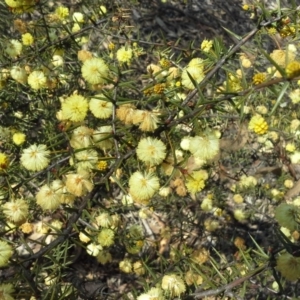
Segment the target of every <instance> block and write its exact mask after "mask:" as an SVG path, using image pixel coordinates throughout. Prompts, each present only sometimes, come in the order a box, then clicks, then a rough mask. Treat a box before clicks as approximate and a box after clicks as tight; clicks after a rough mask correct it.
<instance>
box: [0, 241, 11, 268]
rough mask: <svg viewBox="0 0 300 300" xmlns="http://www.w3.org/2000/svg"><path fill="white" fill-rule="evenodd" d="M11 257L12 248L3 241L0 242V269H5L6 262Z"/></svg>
mask: <svg viewBox="0 0 300 300" xmlns="http://www.w3.org/2000/svg"><path fill="white" fill-rule="evenodd" d="M12 255H13V249H12V247H11V246H10V245H9V244H8V243H7V242H4V241H0V267H1V268H2V267H5V266H7V264H8V260H9V259H10V258H11V256H12Z"/></svg>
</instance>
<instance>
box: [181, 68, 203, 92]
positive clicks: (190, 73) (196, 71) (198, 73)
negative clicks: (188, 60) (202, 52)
mask: <svg viewBox="0 0 300 300" xmlns="http://www.w3.org/2000/svg"><path fill="white" fill-rule="evenodd" d="M190 77H191V78H193V79H194V81H195V82H197V83H200V82H201V81H202V80H203V78H204V73H203V68H202V67H198V66H194V65H192V66H188V67H187V68H185V69H184V70H183V72H182V74H181V83H182V85H183V86H184V87H186V88H187V89H190V90H192V89H194V88H195V85H194V84H193V82H192V80H191V79H190Z"/></svg>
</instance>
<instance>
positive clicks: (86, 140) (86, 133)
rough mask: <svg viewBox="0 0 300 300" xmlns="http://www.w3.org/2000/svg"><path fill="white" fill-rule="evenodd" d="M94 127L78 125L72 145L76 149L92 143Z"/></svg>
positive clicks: (71, 141)
mask: <svg viewBox="0 0 300 300" xmlns="http://www.w3.org/2000/svg"><path fill="white" fill-rule="evenodd" d="M92 136H93V129H91V128H89V127H86V126H79V127H77V128H76V129H75V130H74V131H73V134H72V137H71V140H70V145H71V146H72V147H73V148H74V149H81V148H87V147H89V146H90V145H92Z"/></svg>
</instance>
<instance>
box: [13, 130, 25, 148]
mask: <svg viewBox="0 0 300 300" xmlns="http://www.w3.org/2000/svg"><path fill="white" fill-rule="evenodd" d="M12 139H13V142H14V144H15V145H17V146H20V145H22V144H23V143H24V142H25V140H26V135H25V134H24V133H22V132H16V133H14V134H13V137H12Z"/></svg>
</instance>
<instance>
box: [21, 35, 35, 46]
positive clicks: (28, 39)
mask: <svg viewBox="0 0 300 300" xmlns="http://www.w3.org/2000/svg"><path fill="white" fill-rule="evenodd" d="M33 42H34V38H33V36H32V34H31V33H29V32H27V33H24V34H22V43H23V45H24V46H30V45H32V44H33Z"/></svg>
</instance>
